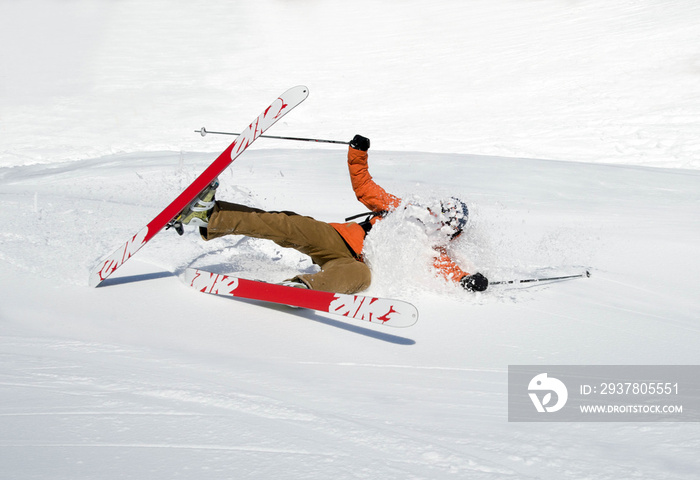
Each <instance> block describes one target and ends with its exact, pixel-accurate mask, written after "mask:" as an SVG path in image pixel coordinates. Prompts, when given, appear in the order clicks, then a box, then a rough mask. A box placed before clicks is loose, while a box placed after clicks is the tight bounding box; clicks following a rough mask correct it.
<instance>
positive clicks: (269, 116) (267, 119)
mask: <svg viewBox="0 0 700 480" xmlns="http://www.w3.org/2000/svg"><path fill="white" fill-rule="evenodd" d="M308 96H309V89H308V88H306V87H305V86H303V85H302V86H298V87H294V88H290V89H289V90H287V91H286V92H284V93H283V94H282V95H280V96H279V98H277V99H276V100H275V101H274V102H272V104H271V105H270V106H269V107H267V108H266V109H265V111H263V113H261V114H260V115H259V116H258V118H256V119H255V120H253V122H252V123H251V124H250V125H249V126H248V128H246V129H245V130H243V132H242V133H241V134H240V135H239V136H238V137H237V138H236V140H234V141H233V143H232V144H231V145H229V146H228V148H227V149H226V150H224V151H223V152H222V153H221V155H219V156H218V158H217V159H216V160H214V162H213V163H212V164H211V165H209V167H208V168H207V169H206V170H204V172H202V174H201V175H199V177H197V178H196V179H195V181H194V182H192V184H191V185H190V186H189V187H187V188H186V189H185V191H184V192H182V193H181V194H180V195H179V196H178V197H177V198H176V199H175V200H173V202H172V203H171V204H170V205H168V206H167V207H165V209H164V210H163V211H162V212H160V213H159V214H158V215H157V216H156V217H155V218H154V219H153V220H151V221H150V223H149V224H148V225H146V226H145V227H143V228H142V229H141V230H139V232H138V233H137V234H136V235H134V236H133V237H131V238H130V239H129V240H127V241H126V243H124V244H123V245H122V246H121V247H119V248H117V249H116V250H115V251H114V252H113V253H112V254H111V255H109V256H108V257H107V258H105V259H104V260H102V261H101V262H100V263H99V264H98V265H97V266H96V267H95V268H94V269H93V270H92V271H91V272H90V280H89V284H90V286H91V287H96V286H98V285H99V284H100V283H102V282H103V281H104V280H105V279H106V278H107V277H109V276H110V275H111V274H112V273H114V271H115V270H116V269H118V268H119V267H121V266H122V265H123V264H124V262H126V261H127V260H128V259H129V258H131V257H132V256H133V255H134V254H135V253H136V252H137V251H139V250H140V249H141V247H143V246H144V245H146V243H148V241H149V240H151V239H152V238H153V237H154V236H155V235H156V234H157V233H158V232H160V231H161V230H162V229H163V228H164V227H165V226H166V225H167V224H168V222H170V221H171V220H172V219H173V218H175V217H176V216H177V215H178V214H179V213H180V212H181V211H182V210H183V209H184V208H185V207H186V206H187V205H189V203H190V202H192V200H194V198H195V197H196V196H197V195H199V194H200V193H201V192H202V190H204V189H205V188H206V187H207V186H208V185H209V184H210V183H211V182H212V181H214V179H215V178H216V177H218V176H219V175H220V174H221V172H223V171H224V170H225V169H226V167H228V166H229V165H230V164H231V162H233V161H234V160H235V159H236V158H237V157H238V156H239V155H240V154H241V153H243V151H244V150H245V149H246V148H248V146H249V145H250V144H251V143H253V142H254V141H255V139H256V138H258V137H259V136H260V135H262V134H263V132H265V131H266V130H267V129H268V128H270V127H271V126H272V125H274V124H275V122H277V121H278V120H279V119H280V118H282V117H283V116H285V115H286V114H287V113H288V112H290V111H291V110H292V109H293V108H294V107H296V106H297V105H299V104H300V103H301V102H303V101H304V100H305V99H306V97H308Z"/></svg>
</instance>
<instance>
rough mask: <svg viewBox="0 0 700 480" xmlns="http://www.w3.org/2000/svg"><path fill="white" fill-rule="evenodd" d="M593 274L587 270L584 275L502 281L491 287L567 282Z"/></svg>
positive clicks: (491, 283) (494, 283) (493, 283)
mask: <svg viewBox="0 0 700 480" xmlns="http://www.w3.org/2000/svg"><path fill="white" fill-rule="evenodd" d="M590 276H591V272H589V271H588V270H586V271H585V272H584V273H579V274H577V275H564V276H562V277H546V278H526V279H523V280H500V281H496V282H489V285H511V284H514V283H534V282H549V281H554V280H567V279H569V278H581V277H590Z"/></svg>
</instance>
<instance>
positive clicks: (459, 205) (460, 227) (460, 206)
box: [440, 197, 469, 239]
mask: <svg viewBox="0 0 700 480" xmlns="http://www.w3.org/2000/svg"><path fill="white" fill-rule="evenodd" d="M440 207H441V208H442V217H443V219H442V221H443V223H444V224H445V225H447V226H448V227H450V229H452V231H453V232H454V233H452V235H451V236H450V239H453V238H455V237H456V236H458V235H459V234H460V233H462V232H463V231H464V229H465V228H466V227H467V222H468V221H469V209H468V208H467V204H466V203H464V202H463V201H462V200H460V199H459V198H456V197H450V198H448V199H447V200H441V201H440Z"/></svg>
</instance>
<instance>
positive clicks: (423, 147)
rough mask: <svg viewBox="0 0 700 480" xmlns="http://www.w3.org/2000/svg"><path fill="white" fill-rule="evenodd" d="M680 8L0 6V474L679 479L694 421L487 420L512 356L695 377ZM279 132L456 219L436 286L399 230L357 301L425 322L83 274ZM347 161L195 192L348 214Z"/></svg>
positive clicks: (199, 260)
mask: <svg viewBox="0 0 700 480" xmlns="http://www.w3.org/2000/svg"><path fill="white" fill-rule="evenodd" d="M699 24H700V5H699V4H698V3H697V2H695V1H683V0H678V1H674V2H663V1H651V0H636V1H625V2H607V1H602V0H590V1H585V2H583V1H566V2H564V1H557V0H537V1H534V0H533V1H516V0H498V1H495V2H479V1H471V0H468V1H463V0H459V1H457V0H445V1H435V2H425V1H417V0H416V1H401V2H377V1H368V0H358V1H355V2H340V1H324V2H315V1H311V0H307V1H295V2H290V1H282V0H277V1H273V0H262V1H256V2H203V1H188V2H165V1H155V0H149V1H141V2H135V1H120V2H108V1H103V2H89V1H78V0H73V1H69V2H49V1H45V0H44V1H38V0H35V1H27V2H2V3H0V27H1V28H0V40H2V42H3V45H5V46H4V47H3V49H2V50H0V69H1V70H0V80H1V81H0V205H2V208H0V224H2V225H3V228H2V230H1V231H0V282H1V284H0V287H1V288H2V292H3V293H2V301H1V302H0V400H1V401H0V478H3V479H4V478H8V479H61V478H66V479H68V478H70V479H76V478H85V479H95V478H101V479H121V478H186V479H189V478H191V479H202V478H208V479H228V478H231V479H233V478H235V479H239V478H256V479H257V478H265V479H267V478H285V479H286V478H289V479H300V478H309V479H328V478H348V479H349V478H368V479H379V478H381V479H411V478H413V479H443V478H459V479H462V478H469V479H535V478H537V479H563V478H566V479H581V478H587V479H596V480H598V479H616V480H617V479H621V478H644V479H695V478H697V475H698V471H700V460H698V455H697V452H698V448H700V428H699V426H698V425H699V424H698V423H651V422H649V423H549V424H540V423H534V424H533V423H509V422H508V418H507V417H508V412H507V391H508V386H507V369H508V365H530V364H572V365H605V364H639V365H656V364H664V365H666V364H669V365H673V364H694V365H695V364H698V363H700V353H699V350H698V345H699V344H700V326H699V325H698V320H699V319H700V300H698V295H697V290H698V289H697V272H698V269H699V267H700V251H699V250H698V247H697V243H698V239H699V238H700V172H699V171H698V170H700V148H699V147H698V145H699V143H698V132H700V113H699V112H700V79H699V75H700V41H699V40H700V38H698V37H700V30H699V29H698V25H699ZM298 84H304V85H307V86H308V87H309V89H310V92H311V93H310V96H309V98H308V99H307V100H306V101H305V102H304V103H303V104H301V105H300V106H299V107H297V109H295V110H294V111H293V112H291V113H290V114H289V115H288V116H287V117H285V118H284V119H283V121H281V122H280V123H279V124H278V125H275V126H274V127H273V128H272V129H271V130H270V132H269V133H270V134H272V135H294V136H303V137H320V138H330V139H340V140H349V139H350V138H352V136H353V135H354V134H355V133H361V134H364V135H366V136H368V137H370V138H371V140H372V148H371V149H370V170H371V172H372V174H373V176H374V178H375V180H377V181H378V182H379V183H380V184H381V185H383V186H384V187H385V188H387V190H389V191H391V192H392V193H395V194H397V195H399V196H402V197H404V198H408V199H413V200H418V201H425V202H431V201H436V200H437V199H439V198H445V197H447V196H450V195H454V196H458V197H460V198H462V199H464V200H465V201H467V202H468V204H469V206H470V212H471V215H470V217H471V220H470V226H469V229H468V231H467V232H466V234H465V235H463V236H462V237H463V238H461V239H460V240H459V241H458V242H456V243H455V245H453V246H452V254H453V255H454V256H455V257H456V258H457V259H459V260H460V262H461V263H462V264H463V265H464V266H465V268H466V269H469V270H478V271H481V272H483V273H484V274H485V275H486V276H487V277H489V278H490V279H492V280H499V279H505V280H507V279H512V278H523V277H527V276H532V275H546V274H570V273H571V274H575V273H579V272H581V271H583V270H585V269H590V271H591V273H592V276H591V278H586V279H577V280H573V281H568V282H560V283H555V284H548V285H534V286H531V287H528V288H524V287H523V286H519V287H503V286H500V287H499V286H493V287H492V288H490V289H489V290H488V291H486V292H484V293H480V294H471V293H467V292H464V291H463V290H460V289H459V288H458V287H455V286H451V285H447V284H445V283H444V282H442V281H440V280H438V279H436V278H434V276H433V275H432V272H431V271H430V268H429V263H430V258H429V257H430V246H429V243H428V241H427V239H426V238H424V237H422V236H421V235H420V233H419V232H418V231H417V230H416V229H412V227H411V224H410V223H407V222H403V221H401V220H402V219H401V215H400V214H397V215H394V216H393V217H389V218H387V219H386V220H384V221H383V222H382V223H380V224H379V225H378V226H377V227H376V228H375V229H374V230H373V231H372V233H371V234H370V236H369V237H368V239H367V244H366V250H365V253H366V255H367V261H368V263H369V264H370V265H371V267H372V271H373V283H372V285H371V287H370V288H369V290H368V291H367V293H368V294H371V295H377V296H386V297H395V298H401V299H404V300H409V301H411V302H412V303H414V304H415V305H416V306H417V307H418V309H419V311H420V319H419V321H418V323H417V324H416V325H415V326H413V327H410V328H406V329H390V328H388V327H382V326H377V325H373V324H369V323H364V322H356V321H345V320H344V319H342V318H338V317H332V316H327V315H323V314H318V313H313V312H310V311H307V310H298V309H297V310H293V309H290V308H287V307H282V306H269V305H262V304H259V303H256V302H252V301H240V300H232V299H225V298H219V297H212V296H207V295H203V294H201V293H198V292H195V291H193V290H191V289H188V288H186V287H185V286H184V285H183V284H182V282H181V281H180V280H179V276H180V275H181V274H182V272H183V271H184V269H185V268H187V267H189V266H197V267H205V268H208V269H211V270H214V271H217V272H226V273H238V274H240V275H243V276H248V277H252V278H261V279H265V280H269V281H279V280H283V279H285V278H288V277H289V276H292V275H294V274H295V273H297V272H299V271H313V270H314V268H315V267H314V266H313V265H312V264H311V263H310V262H309V260H308V259H307V258H306V257H304V256H303V255H300V254H298V253H296V252H294V251H291V250H285V249H281V248H278V247H277V246H275V245H274V244H272V243H270V242H265V241H261V240H251V239H246V238H242V237H226V238H222V239H217V240H215V241H211V242H203V241H202V240H201V239H200V238H199V236H198V234H197V233H196V232H195V231H194V230H193V229H189V230H188V231H187V232H186V234H185V235H184V236H183V237H179V236H178V235H177V234H175V233H174V232H172V231H167V232H162V233H160V234H159V235H157V236H156V237H155V238H154V239H153V240H152V241H151V242H150V243H149V244H148V245H147V246H146V247H144V248H143V249H142V250H141V251H139V252H138V253H137V255H136V256H135V257H134V258H133V259H131V260H130V261H129V262H127V263H126V264H125V265H124V266H123V267H122V268H121V269H120V270H119V271H118V272H117V273H115V275H114V277H113V278H110V279H109V280H108V281H107V282H105V285H104V286H103V287H100V288H97V289H91V288H89V287H88V286H87V280H88V272H89V271H90V269H91V268H92V267H93V266H94V265H95V264H96V263H97V262H98V261H99V259H100V258H102V257H103V256H104V255H106V254H108V253H110V252H111V251H112V250H113V249H114V248H116V247H117V246H118V245H119V244H121V243H122V242H124V241H126V240H127V238H128V237H129V236H131V235H133V234H135V233H136V232H137V231H138V230H139V229H140V228H141V227H143V226H144V225H145V224H146V223H148V222H149V221H150V220H151V219H152V218H153V217H154V216H155V215H156V214H157V213H158V212H159V211H160V210H161V209H162V208H163V207H165V206H166V205H167V204H168V203H169V202H170V201H171V200H172V199H173V198H175V197H176V196H177V195H178V194H179V192H180V191H181V190H182V189H183V188H184V187H185V186H186V185H188V184H189V183H190V182H191V181H192V180H193V179H194V178H195V177H196V176H197V175H198V174H199V173H200V172H201V171H203V170H204V168H206V166H207V165H208V164H209V163H210V162H211V161H212V160H213V159H214V158H216V156H217V155H218V154H219V152H220V151H222V150H223V149H224V148H225V147H226V145H227V144H228V143H229V142H230V141H231V138H229V137H215V136H213V135H212V136H207V137H205V138H202V137H201V136H199V135H197V134H195V133H193V130H194V129H196V128H199V127H201V126H203V125H204V126H206V127H207V128H209V129H210V130H230V131H240V129H243V128H245V127H246V126H247V124H248V123H249V122H250V121H251V120H252V119H253V118H254V117H255V116H257V115H258V114H259V113H260V112H261V111H262V109H263V108H264V107H265V106H266V105H267V104H269V103H270V102H271V101H272V100H274V98H275V97H276V96H277V95H278V94H279V93H281V92H283V91H284V90H286V89H287V88H289V87H291V86H294V85H298ZM345 156H346V150H345V148H344V147H342V146H340V147H339V146H325V145H319V144H309V143H299V144H296V143H290V142H281V141H273V140H265V139H259V140H257V141H256V142H255V144H254V145H253V146H252V147H251V148H250V149H249V150H248V151H247V152H245V153H244V154H243V155H242V156H241V157H240V158H239V159H238V160H236V162H235V163H234V164H233V165H232V166H231V167H230V168H228V169H227V170H226V171H225V172H224V174H222V176H221V177H220V180H221V187H220V188H219V191H218V192H217V197H218V198H220V199H223V200H230V201H235V202H241V203H246V204H249V205H252V206H257V207H261V208H269V209H285V210H294V211H297V212H299V213H303V214H307V215H312V216H314V217H315V218H318V219H320V220H325V221H342V219H343V217H344V216H347V215H351V214H354V213H359V212H361V211H363V210H364V208H363V207H362V206H361V205H360V204H359V203H358V202H357V201H356V200H355V198H354V195H353V192H352V189H351V187H350V184H349V178H348V174H347V167H346V165H345Z"/></svg>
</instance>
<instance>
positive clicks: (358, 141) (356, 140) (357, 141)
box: [350, 135, 369, 152]
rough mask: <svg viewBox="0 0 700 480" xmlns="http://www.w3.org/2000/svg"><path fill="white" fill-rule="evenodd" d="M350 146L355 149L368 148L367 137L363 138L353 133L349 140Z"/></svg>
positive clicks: (365, 149)
mask: <svg viewBox="0 0 700 480" xmlns="http://www.w3.org/2000/svg"><path fill="white" fill-rule="evenodd" d="M350 146H351V147H352V148H354V149H355V150H362V151H363V152H366V151H367V150H369V138H365V137H363V136H362V135H355V136H354V137H353V139H352V140H350Z"/></svg>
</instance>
